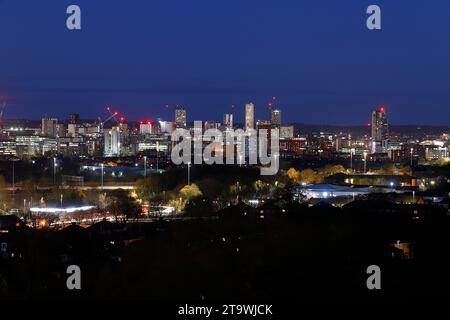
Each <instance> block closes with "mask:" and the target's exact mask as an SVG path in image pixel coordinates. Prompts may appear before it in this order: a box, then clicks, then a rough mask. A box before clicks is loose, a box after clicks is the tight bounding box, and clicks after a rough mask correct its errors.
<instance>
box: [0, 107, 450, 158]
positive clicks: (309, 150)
mask: <svg viewBox="0 0 450 320" xmlns="http://www.w3.org/2000/svg"><path fill="white" fill-rule="evenodd" d="M115 116H116V114H114V113H112V114H111V117H109V118H108V119H106V120H105V121H102V120H101V119H98V120H97V121H94V122H83V121H81V120H80V116H79V115H78V114H72V115H71V117H70V120H69V121H68V122H67V121H66V122H59V121H58V119H55V118H48V117H45V118H43V119H42V120H41V123H40V126H36V128H28V127H22V126H20V125H17V126H10V127H7V128H6V127H4V128H2V132H1V139H0V156H16V157H35V156H55V155H62V156H68V157H132V156H135V155H137V154H140V153H149V152H150V153H151V152H156V153H158V154H160V155H168V154H169V153H170V151H171V147H172V141H171V133H172V132H173V131H174V130H175V129H176V128H185V129H189V130H194V126H193V125H191V124H192V122H191V123H189V122H188V121H187V119H188V118H187V112H186V109H185V108H183V107H181V106H177V107H176V108H175V110H174V119H173V121H165V120H162V119H158V120H157V121H153V120H147V121H140V122H139V123H129V122H128V123H127V122H125V121H124V119H123V118H120V119H118V118H117V117H115ZM108 121H110V122H112V123H113V125H112V126H111V125H109V126H108V127H106V126H105V125H106V122H108ZM113 121H114V122H113ZM202 126H203V130H207V129H211V128H214V129H219V130H221V131H223V132H224V131H226V130H231V129H236V128H241V129H243V130H246V131H247V130H250V129H256V130H259V129H266V130H267V131H268V135H269V137H270V131H271V130H272V129H274V128H277V129H278V130H279V137H280V156H281V157H301V156H312V157H319V158H321V159H322V158H323V159H327V158H336V157H338V158H339V157H340V158H342V157H352V156H360V157H361V158H363V157H366V156H368V155H370V156H371V158H372V159H373V158H375V159H377V158H380V159H389V158H390V159H391V160H394V161H411V162H417V161H418V160H419V159H425V160H436V159H447V158H449V157H450V138H449V136H448V135H446V134H442V135H440V136H429V137H426V138H424V139H417V137H413V136H405V135H400V134H392V133H390V131H389V125H388V117H387V114H386V110H385V108H384V107H380V108H378V109H377V110H375V111H373V112H372V121H371V123H370V124H369V127H370V130H366V133H365V134H359V135H358V136H355V137H354V136H352V134H351V133H349V132H339V133H337V132H309V133H305V134H299V132H298V131H297V132H296V130H295V127H294V125H292V124H283V123H282V112H281V110H279V109H271V110H270V117H269V119H267V120H257V119H255V105H254V104H253V103H248V104H246V105H245V117H244V123H243V124H242V125H239V124H235V123H234V114H233V113H226V114H224V115H223V122H219V121H215V120H212V121H202ZM369 131H370V132H369Z"/></svg>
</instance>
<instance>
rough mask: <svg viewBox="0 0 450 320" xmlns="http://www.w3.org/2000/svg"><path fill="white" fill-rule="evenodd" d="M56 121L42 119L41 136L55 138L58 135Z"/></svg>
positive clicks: (53, 119)
mask: <svg viewBox="0 0 450 320" xmlns="http://www.w3.org/2000/svg"><path fill="white" fill-rule="evenodd" d="M57 125H58V119H55V118H43V119H42V124H41V134H42V135H43V136H47V137H52V138H55V137H56V135H57V134H58V126H57Z"/></svg>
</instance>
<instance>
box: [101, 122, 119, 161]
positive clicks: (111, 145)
mask: <svg viewBox="0 0 450 320" xmlns="http://www.w3.org/2000/svg"><path fill="white" fill-rule="evenodd" d="M120 143H121V132H120V127H112V128H111V129H109V130H105V148H104V155H105V157H118V156H120V148H121V146H120Z"/></svg>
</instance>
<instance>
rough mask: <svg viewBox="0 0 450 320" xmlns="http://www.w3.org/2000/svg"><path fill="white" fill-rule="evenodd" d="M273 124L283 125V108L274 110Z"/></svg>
mask: <svg viewBox="0 0 450 320" xmlns="http://www.w3.org/2000/svg"><path fill="white" fill-rule="evenodd" d="M272 124H273V125H275V126H281V110H278V109H275V110H272Z"/></svg>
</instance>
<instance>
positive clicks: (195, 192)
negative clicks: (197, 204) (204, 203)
mask: <svg viewBox="0 0 450 320" xmlns="http://www.w3.org/2000/svg"><path fill="white" fill-rule="evenodd" d="M201 195H203V193H202V192H201V191H200V189H199V187H198V186H197V185H196V184H195V183H193V184H190V185H185V186H184V187H183V188H181V190H180V196H181V198H182V199H184V200H186V201H189V200H190V199H192V198H194V197H199V196H201Z"/></svg>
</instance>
